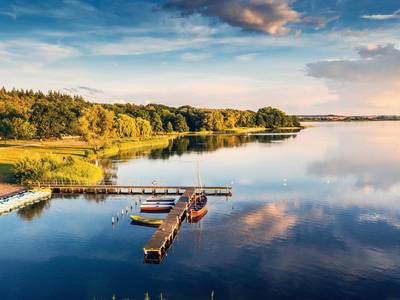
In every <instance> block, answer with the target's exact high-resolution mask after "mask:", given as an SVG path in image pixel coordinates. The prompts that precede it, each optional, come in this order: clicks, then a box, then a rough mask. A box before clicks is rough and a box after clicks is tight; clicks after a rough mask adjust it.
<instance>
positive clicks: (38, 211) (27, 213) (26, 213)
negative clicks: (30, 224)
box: [17, 201, 50, 221]
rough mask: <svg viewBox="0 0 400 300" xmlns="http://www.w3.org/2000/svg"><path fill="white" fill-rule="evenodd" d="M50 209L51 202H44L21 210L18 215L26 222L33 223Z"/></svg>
mask: <svg viewBox="0 0 400 300" xmlns="http://www.w3.org/2000/svg"><path fill="white" fill-rule="evenodd" d="M49 208H50V201H42V202H38V203H35V204H32V205H29V206H27V207H24V208H21V209H19V210H18V211H17V214H18V215H19V216H20V217H21V219H23V220H25V221H32V220H33V219H35V218H39V217H40V216H41V215H42V213H43V211H44V210H45V209H49Z"/></svg>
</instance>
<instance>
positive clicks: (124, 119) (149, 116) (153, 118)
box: [0, 87, 300, 149]
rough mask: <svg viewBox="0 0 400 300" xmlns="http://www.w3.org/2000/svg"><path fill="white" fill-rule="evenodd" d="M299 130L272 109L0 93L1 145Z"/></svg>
mask: <svg viewBox="0 0 400 300" xmlns="http://www.w3.org/2000/svg"><path fill="white" fill-rule="evenodd" d="M299 126H300V123H299V122H298V120H297V118H296V117H293V116H288V115H287V114H286V113H284V112H283V111H281V110H279V109H276V108H272V107H264V108H261V109H259V110H258V111H257V112H255V111H251V110H237V109H207V108H194V107H191V106H188V105H187V106H181V107H170V106H166V105H161V104H148V105H135V104H131V103H127V104H100V103H92V102H89V101H86V100H85V99H83V98H82V97H81V96H70V95H67V94H63V93H60V92H55V91H49V92H48V93H43V92H41V91H36V92H35V91H32V90H17V89H12V90H7V89H5V88H4V87H3V88H2V89H0V137H1V138H2V139H3V140H7V139H25V140H29V139H49V138H61V137H65V136H81V137H82V138H83V139H84V140H86V141H88V142H90V143H91V144H93V145H94V148H95V149H96V148H100V147H102V146H103V145H104V144H105V143H106V141H108V140H112V139H123V138H146V137H149V136H152V135H157V134H165V133H172V132H198V131H224V130H227V129H231V128H239V127H242V128H253V127H260V128H279V127H299Z"/></svg>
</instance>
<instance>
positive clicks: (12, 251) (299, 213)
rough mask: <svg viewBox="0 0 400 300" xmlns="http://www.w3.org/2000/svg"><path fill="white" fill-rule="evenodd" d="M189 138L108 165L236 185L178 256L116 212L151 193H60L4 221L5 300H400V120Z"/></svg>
mask: <svg viewBox="0 0 400 300" xmlns="http://www.w3.org/2000/svg"><path fill="white" fill-rule="evenodd" d="M313 125H315V126H316V127H313V128H307V129H305V130H302V131H301V132H291V133H290V132H289V133H258V134H249V135H213V136H193V137H182V138H179V139H177V140H175V141H174V142H173V143H171V144H170V147H169V148H167V149H162V150H151V151H150V150H149V151H145V152H134V151H133V152H130V153H124V154H121V155H120V156H119V157H116V158H113V159H109V160H104V161H103V162H102V164H103V166H104V168H105V170H106V172H107V176H106V177H107V178H106V179H107V181H110V182H114V183H120V184H135V185H136V184H151V182H152V181H153V180H157V182H158V184H159V185H167V184H171V185H193V184H194V183H195V182H196V164H197V162H199V164H200V166H201V168H200V170H201V175H202V180H203V183H204V184H206V185H230V184H232V185H233V196H232V197H231V198H229V199H226V198H223V197H222V198H218V197H209V209H208V214H207V215H206V216H205V217H204V218H203V219H202V220H201V221H200V222H199V223H196V224H188V223H184V224H182V227H181V230H180V233H179V235H178V238H177V239H176V240H175V242H174V244H173V246H172V248H171V249H170V251H169V253H168V255H167V256H166V258H165V260H164V261H163V262H162V263H161V264H159V265H155V264H145V263H144V262H143V250H142V248H143V246H144V244H145V243H146V242H147V241H148V240H149V238H150V237H151V235H152V233H153V232H154V231H155V229H154V228H147V227H141V226H135V225H131V224H130V222H129V219H128V218H126V217H125V218H122V219H121V220H120V222H119V223H118V224H116V225H115V226H112V225H111V217H112V216H115V214H116V212H117V211H119V212H120V211H121V209H123V208H125V207H126V206H130V205H131V204H132V205H133V207H134V208H133V212H132V213H138V208H137V206H135V203H136V202H137V200H138V197H137V196H126V195H125V196H122V195H116V196H107V197H105V196H97V197H94V196H91V197H84V196H74V197H71V196H55V197H54V198H53V199H52V200H50V201H48V202H42V203H39V204H36V205H34V206H32V207H29V208H25V209H22V210H20V211H18V212H14V213H11V214H9V215H7V216H2V217H0V240H1V244H0V299H94V298H96V299H111V298H112V296H113V295H115V296H116V298H117V299H125V298H129V299H144V295H145V293H146V292H148V293H149V296H150V298H151V299H160V294H161V293H162V294H163V297H164V299H210V298H211V294H212V293H214V299H400V122H397V123H396V122H351V123H313Z"/></svg>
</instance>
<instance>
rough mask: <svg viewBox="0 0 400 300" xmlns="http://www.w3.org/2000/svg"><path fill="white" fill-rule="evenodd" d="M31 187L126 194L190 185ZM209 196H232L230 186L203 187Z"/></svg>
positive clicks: (178, 190) (175, 190) (180, 190)
mask: <svg viewBox="0 0 400 300" xmlns="http://www.w3.org/2000/svg"><path fill="white" fill-rule="evenodd" d="M31 187H44V188H50V189H51V190H52V192H53V193H65V194H125V195H177V196H180V195H183V194H184V193H185V191H186V190H188V189H191V188H195V187H188V186H158V185H72V184H52V183H51V184H46V183H41V184H33V185H31ZM201 189H202V191H204V193H205V194H206V195H207V196H231V189H232V188H231V187H230V186H208V187H202V188H201Z"/></svg>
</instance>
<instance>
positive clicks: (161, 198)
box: [145, 196, 175, 202]
mask: <svg viewBox="0 0 400 300" xmlns="http://www.w3.org/2000/svg"><path fill="white" fill-rule="evenodd" d="M145 201H146V202H175V197H166V196H152V197H149V198H146V199H145Z"/></svg>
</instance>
